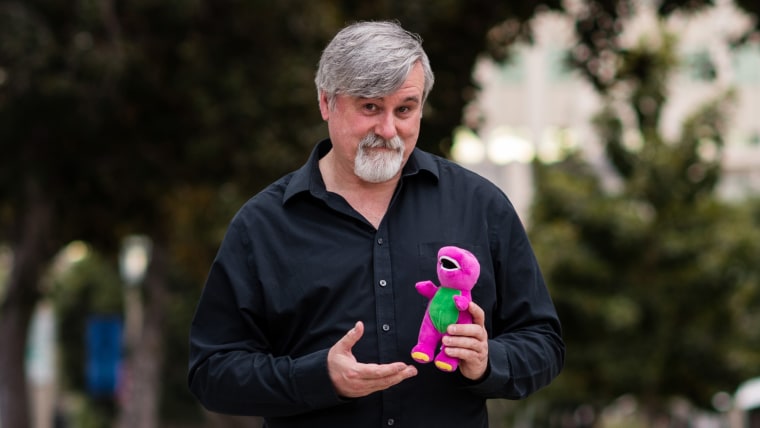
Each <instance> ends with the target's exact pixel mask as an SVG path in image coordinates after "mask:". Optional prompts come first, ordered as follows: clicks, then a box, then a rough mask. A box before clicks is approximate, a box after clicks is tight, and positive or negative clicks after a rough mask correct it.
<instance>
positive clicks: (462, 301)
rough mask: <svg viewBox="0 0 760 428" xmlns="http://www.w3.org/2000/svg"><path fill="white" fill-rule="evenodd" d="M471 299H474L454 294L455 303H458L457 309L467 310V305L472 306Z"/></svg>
mask: <svg viewBox="0 0 760 428" xmlns="http://www.w3.org/2000/svg"><path fill="white" fill-rule="evenodd" d="M471 301H472V299H471V298H469V297H465V296H454V305H456V307H457V309H459V310H460V311H464V310H467V307H469V306H470V302H471Z"/></svg>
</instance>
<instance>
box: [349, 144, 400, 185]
mask: <svg viewBox="0 0 760 428" xmlns="http://www.w3.org/2000/svg"><path fill="white" fill-rule="evenodd" d="M374 148H385V149H390V150H377V151H376V150H372V149H374ZM403 161H404V142H403V141H402V140H401V138H399V136H398V135H397V136H395V137H393V138H391V139H390V140H386V139H385V138H382V137H378V136H377V135H375V134H374V133H369V134H367V136H366V137H364V138H362V140H361V141H360V142H359V150H358V151H357V153H356V159H354V173H355V174H356V175H357V176H358V177H359V178H361V179H362V180H364V181H367V182H370V183H382V182H385V181H388V180H390V179H391V178H393V177H394V176H395V175H396V174H398V172H399V171H400V170H401V164H402V162H403Z"/></svg>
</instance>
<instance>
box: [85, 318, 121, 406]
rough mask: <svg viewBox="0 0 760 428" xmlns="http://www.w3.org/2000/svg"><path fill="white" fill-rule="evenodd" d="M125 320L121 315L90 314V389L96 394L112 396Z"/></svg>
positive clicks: (88, 369) (87, 365) (87, 340)
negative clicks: (123, 320)
mask: <svg viewBox="0 0 760 428" xmlns="http://www.w3.org/2000/svg"><path fill="white" fill-rule="evenodd" d="M122 331H123V322H122V320H121V318H120V317H119V316H98V315H94V316H91V317H90V318H89V319H88V320H87V338H86V346H87V364H86V366H85V370H86V377H87V379H86V381H87V391H88V392H89V393H90V394H92V395H93V396H96V397H105V396H113V395H114V393H115V392H116V386H117V380H118V374H119V367H120V365H121V350H122Z"/></svg>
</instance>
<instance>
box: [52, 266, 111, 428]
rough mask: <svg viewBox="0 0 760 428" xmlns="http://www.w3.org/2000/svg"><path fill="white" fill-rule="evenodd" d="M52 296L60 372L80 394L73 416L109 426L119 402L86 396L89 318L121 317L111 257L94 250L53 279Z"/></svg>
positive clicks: (81, 421) (83, 421) (87, 423)
mask: <svg viewBox="0 0 760 428" xmlns="http://www.w3.org/2000/svg"><path fill="white" fill-rule="evenodd" d="M51 288H52V290H51V297H52V300H53V302H54V304H55V309H56V311H55V312H56V318H57V333H56V334H57V337H58V342H59V344H61V346H59V348H58V349H59V355H60V358H59V365H58V368H59V369H58V372H59V374H60V381H61V383H62V385H63V386H64V387H65V389H66V390H67V391H72V394H73V395H75V396H78V397H79V399H78V400H77V402H78V404H79V405H78V406H77V414H76V415H70V416H71V417H75V418H76V419H77V420H78V421H79V422H78V426H91V427H99V426H105V424H104V421H107V420H109V419H111V418H113V415H114V414H115V401H114V400H113V399H109V398H103V399H97V400H96V399H94V398H92V397H89V396H88V395H86V380H85V370H86V368H85V362H86V361H87V355H86V343H85V337H86V333H85V332H86V328H87V321H88V319H89V318H90V317H91V316H92V315H110V316H114V315H115V316H120V314H121V313H122V312H123V311H122V305H123V299H122V296H123V292H122V282H121V280H120V279H119V274H118V272H117V270H116V268H115V266H113V264H111V263H108V261H107V260H105V259H103V257H102V256H101V255H99V254H97V253H93V252H90V253H89V254H88V255H87V257H85V258H84V259H82V260H80V261H77V262H75V263H74V264H73V265H71V266H68V267H66V268H65V270H63V271H62V272H61V273H60V274H58V275H55V276H54V278H53V284H52V287H51Z"/></svg>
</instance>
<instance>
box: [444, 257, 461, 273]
mask: <svg viewBox="0 0 760 428" xmlns="http://www.w3.org/2000/svg"><path fill="white" fill-rule="evenodd" d="M441 267H442V268H443V269H444V270H455V269H459V263H457V261H456V260H454V259H452V258H451V257H446V256H442V257H441Z"/></svg>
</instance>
